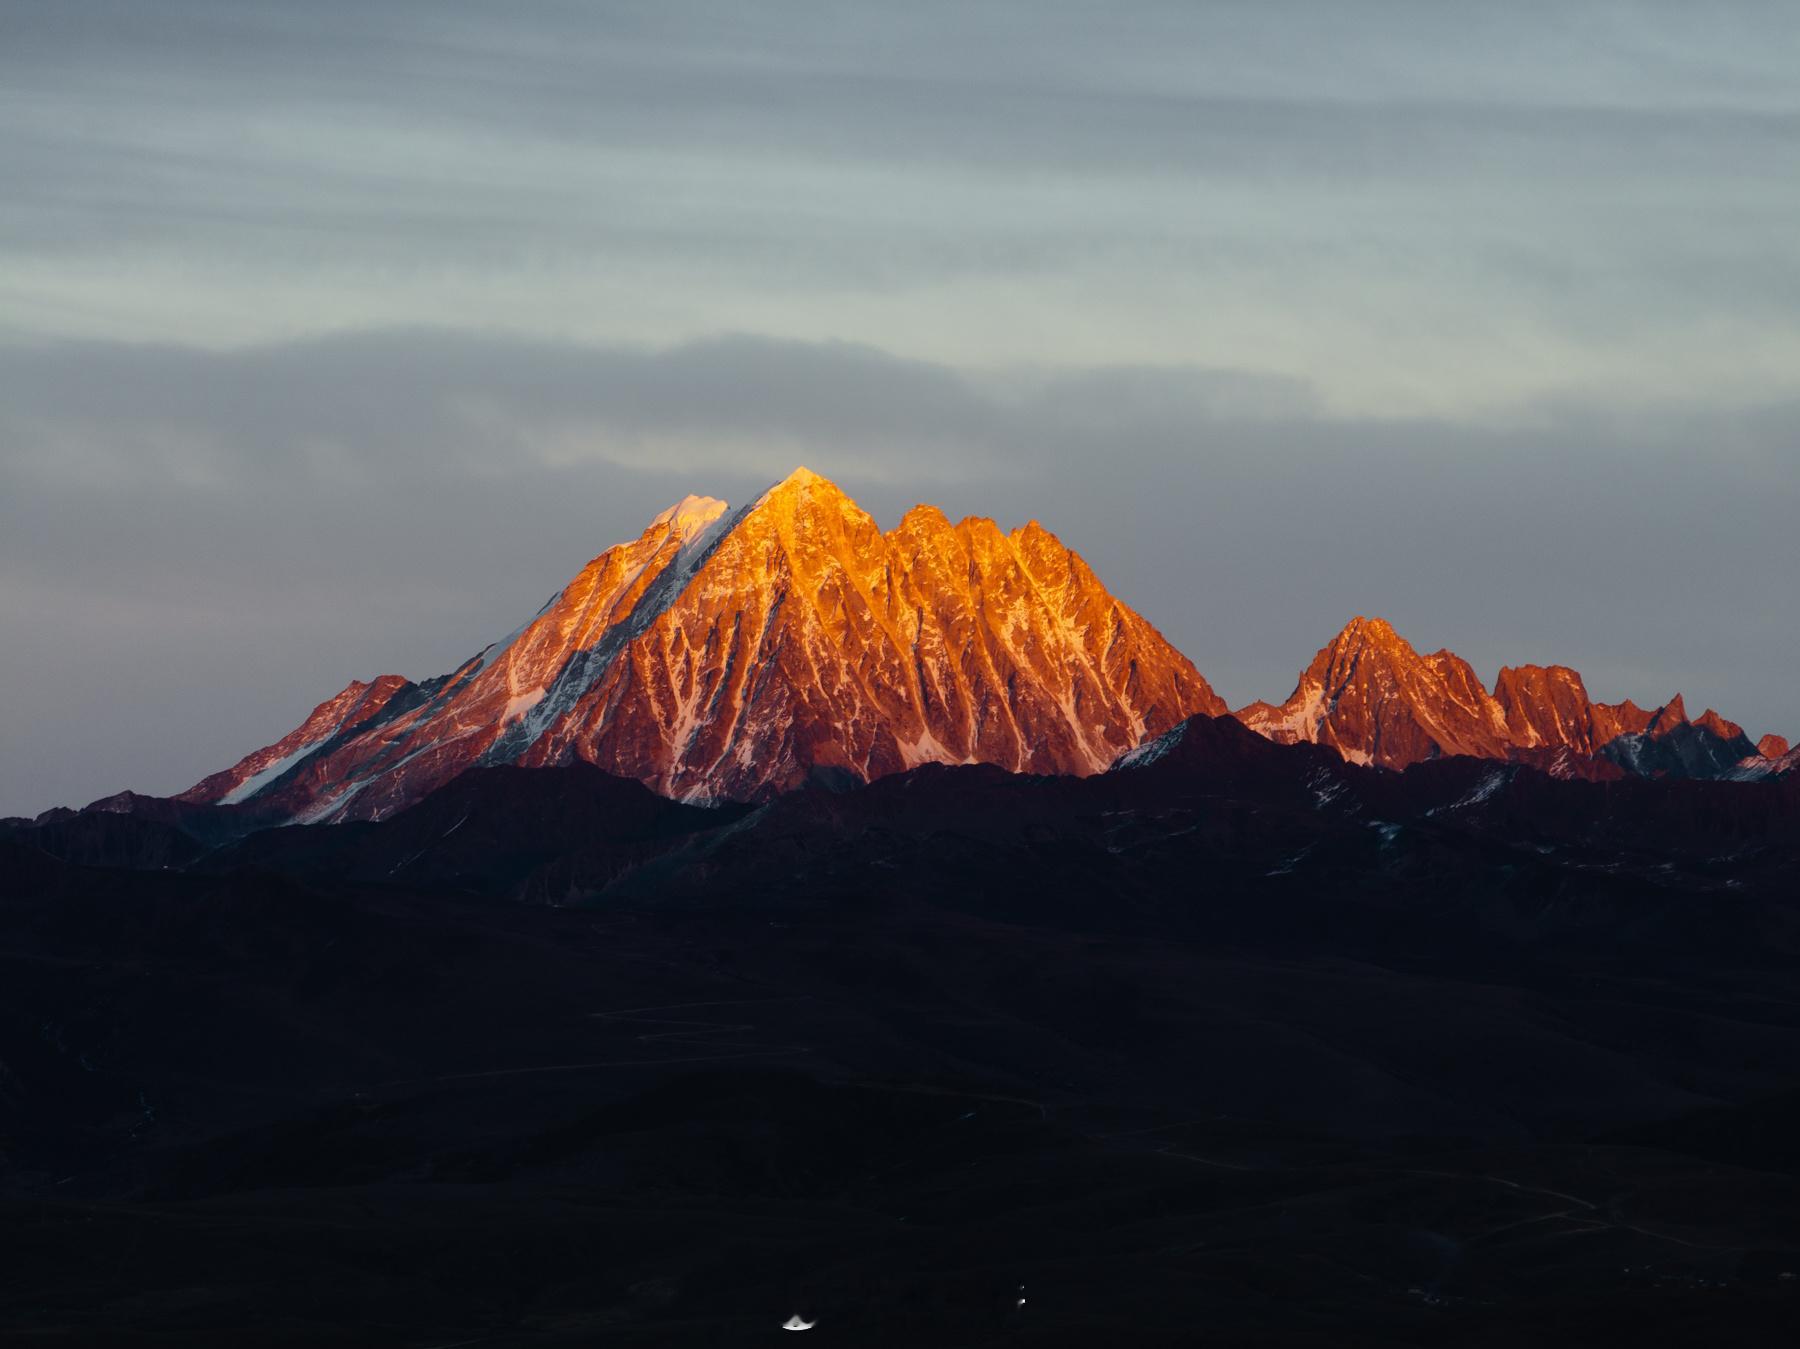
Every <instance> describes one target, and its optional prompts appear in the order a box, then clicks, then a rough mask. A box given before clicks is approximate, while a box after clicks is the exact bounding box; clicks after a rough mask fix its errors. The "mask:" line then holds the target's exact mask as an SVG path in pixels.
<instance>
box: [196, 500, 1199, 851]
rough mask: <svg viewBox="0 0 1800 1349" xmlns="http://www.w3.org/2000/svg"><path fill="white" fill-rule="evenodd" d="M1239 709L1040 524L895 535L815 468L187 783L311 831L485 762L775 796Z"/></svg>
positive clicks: (604, 558) (1155, 729) (1076, 763)
mask: <svg viewBox="0 0 1800 1349" xmlns="http://www.w3.org/2000/svg"><path fill="white" fill-rule="evenodd" d="M1224 710H1225V709H1224V704H1223V703H1222V702H1221V701H1220V699H1219V698H1218V696H1217V695H1216V694H1215V693H1214V692H1213V691H1212V689H1211V687H1210V686H1209V685H1208V684H1207V683H1206V681H1205V680H1204V679H1203V678H1202V677H1201V676H1200V674H1199V672H1198V671H1196V670H1195V669H1194V667H1193V665H1192V664H1191V663H1190V662H1189V661H1188V660H1187V659H1186V657H1184V656H1182V655H1181V653H1180V652H1178V651H1176V650H1175V649H1174V648H1173V647H1172V646H1170V645H1169V644H1168V642H1167V641H1165V640H1164V639H1163V637H1162V635H1161V634H1160V633H1158V632H1157V631H1156V629H1155V628H1153V627H1151V626H1150V624H1149V623H1147V622H1145V621H1144V619H1142V618H1141V617H1139V616H1138V615H1137V614H1136V613H1134V612H1133V611H1132V610H1130V609H1129V608H1127V607H1126V606H1125V605H1123V604H1121V603H1120V602H1119V601H1118V600H1116V599H1114V598H1113V597H1112V596H1111V595H1110V594H1109V593H1108V592H1107V591H1106V589H1105V587H1104V586H1103V585H1101V583H1100V581H1099V580H1098V578H1097V577H1095V576H1094V574H1093V572H1092V571H1091V570H1090V569H1089V568H1088V567H1087V565H1086V563H1084V562H1083V561H1082V560H1081V559H1080V558H1079V557H1078V556H1077V555H1076V554H1074V553H1073V552H1071V551H1070V550H1069V549H1067V548H1065V547H1064V546H1063V545H1062V544H1061V543H1060V542H1059V541H1058V540H1057V539H1056V538H1055V536H1054V535H1052V534H1050V533H1049V532H1048V531H1046V530H1044V529H1043V528H1042V527H1041V526H1039V525H1038V524H1037V523H1036V522H1032V523H1030V524H1027V525H1025V526H1022V527H1021V528H1018V529H1015V530H1013V531H1012V532H1011V533H1005V532H1002V531H1001V530H1000V528H999V527H998V526H997V525H995V524H994V522H993V521H991V520H984V519H977V518H970V519H966V520H963V521H962V522H961V523H959V524H954V525H953V524H951V523H950V521H949V520H948V519H947V518H945V516H944V515H943V513H942V512H941V511H938V510H937V509H936V508H934V507H929V506H920V507H916V508H915V509H913V510H912V511H910V512H909V513H908V514H907V515H906V517H905V518H904V519H903V520H902V521H901V522H900V524H899V525H898V526H897V527H896V528H895V529H893V530H891V531H889V532H887V533H885V534H884V533H882V532H881V530H880V529H879V527H878V526H877V525H876V523H875V521H874V520H873V519H872V518H871V517H870V516H869V515H868V514H867V513H866V512H864V511H863V510H862V509H861V508H860V507H858V506H857V505H856V503H855V502H853V501H851V500H850V499H849V498H848V497H847V496H845V495H844V493H843V492H842V491H840V490H839V489H838V488H837V487H835V486H834V485H833V484H831V483H829V482H827V481H826V480H825V479H823V478H821V477H819V476H818V475H816V474H814V473H811V472H809V471H808V470H805V469H800V470H797V471H796V472H795V473H794V474H793V475H791V476H790V477H789V478H787V479H786V480H784V481H783V482H781V483H779V484H777V485H776V486H775V487H773V488H771V489H770V490H769V491H768V492H766V493H764V494H763V495H762V496H761V497H760V498H758V499H757V500H756V501H755V502H753V503H752V504H751V505H749V506H748V507H745V508H743V509H741V510H739V511H736V512H735V513H734V512H730V511H729V510H728V508H727V506H726V504H725V503H724V502H722V501H717V500H715V499H712V498H706V497H689V498H687V499H686V500H685V501H683V502H681V503H680V504H679V505H677V506H675V507H673V508H671V509H670V510H668V511H665V512H664V513H663V514H662V515H660V516H658V517H657V519H656V520H655V521H653V522H652V524H651V526H650V528H649V529H647V530H646V531H645V532H644V534H643V535H642V536H640V537H639V538H638V539H637V540H635V541H634V542H632V543H628V544H623V545H620V546H619V547H616V548H612V549H608V550H607V551H606V552H605V553H602V554H601V555H600V556H599V557H597V558H595V559H594V560H593V561H592V562H590V563H589V564H588V566H587V567H586V568H584V569H583V570H582V572H581V573H580V575H578V576H577V577H576V578H575V579H574V580H573V581H572V582H570V584H569V585H568V587H566V588H565V589H564V590H563V591H561V592H560V593H559V594H558V595H556V596H555V597H553V598H552V599H551V600H550V602H549V603H548V604H546V605H545V606H544V608H543V609H542V610H541V611H540V612H539V613H538V615H537V616H536V617H535V618H534V619H533V620H532V621H531V622H530V623H528V624H527V625H526V626H525V627H524V628H522V629H520V630H519V631H518V632H517V633H515V634H513V636H511V637H509V638H507V639H505V640H504V641H502V642H499V643H496V644H495V645H494V646H492V647H489V648H487V649H485V650H484V651H482V652H481V653H480V654H478V655H477V656H475V657H474V658H472V659H471V660H470V661H468V662H466V663H465V664H464V665H463V666H461V667H460V668H458V669H457V670H455V671H453V672H451V673H450V674H448V675H445V676H442V677H441V678H439V679H437V680H433V681H430V682H428V683H425V684H411V683H408V682H407V681H404V680H400V679H398V678H397V677H395V676H386V677H384V678H383V679H382V680H378V681H376V682H375V684H373V685H368V686H364V685H360V684H353V685H351V686H350V687H349V688H347V689H346V690H345V691H344V692H343V693H341V694H339V695H338V696H337V697H336V698H334V699H332V700H331V701H330V702H328V703H326V704H323V705H321V707H320V708H319V709H318V710H316V711H315V712H314V714H313V716H312V717H310V718H308V720H307V722H306V723H305V724H303V725H302V726H301V727H300V728H299V729H297V730H296V731H295V732H293V733H292V734H290V735H289V736H288V737H286V738H284V739H283V740H281V741H278V742H277V743H276V744H274V745H271V746H269V747H268V748H267V749H264V750H259V751H257V752H256V753H255V754H252V755H250V756H248V757H246V758H245V759H243V760H242V761H240V762H239V763H238V764H237V765H236V766H235V767H234V768H232V769H229V770H227V771H226V772H224V773H220V774H215V775H213V776H212V777H209V778H207V779H206V780H204V781H203V782H201V783H199V784H197V785H196V786H195V787H193V788H191V789H190V790H189V791H188V792H187V793H185V794H184V797H183V799H185V800H189V801H195V802H222V801H226V800H230V801H232V802H242V801H248V800H251V799H253V798H254V799H255V800H256V801H257V802H258V803H259V804H270V805H276V806H279V807H280V808H282V809H283V810H285V811H286V812H287V813H288V815H289V816H290V817H292V818H295V819H300V820H336V819H374V818H381V817H382V816H385V815H388V814H391V813H392V812H393V811H395V810H397V809H399V808H402V807H404V806H406V805H408V804H410V803H411V802H413V801H416V800H418V799H419V798H420V797H422V796H423V795H425V794H426V793H427V792H429V791H431V790H432V789H433V788H435V787H437V786H440V785H442V784H443V783H444V782H447V781H448V780H449V779H450V778H451V777H454V776H455V775H456V774H457V773H459V772H461V771H462V770H463V769H465V768H469V767H473V766H477V765H483V764H505V763H522V764H527V765H553V764H566V763H571V762H576V761H587V762H590V763H594V764H597V765H599V766H601V767H603V768H605V769H607V770H608V771H610V772H615V773H618V774H620V775H622V776H626V777H633V778H636V779H638V780H639V781H642V782H644V783H646V784H648V785H650V786H652V787H654V788H655V789H656V790H658V791H660V792H663V793H665V794H668V795H672V796H680V797H683V798H688V799H697V800H703V799H711V798H721V797H724V798H736V799H745V800H754V799H761V798H764V797H767V796H769V795H773V794H775V793H778V792H781V791H784V790H788V789H790V788H792V787H795V786H798V785H800V784H801V783H803V782H805V781H807V780H808V779H809V778H813V777H816V776H821V775H822V776H823V777H825V778H826V779H828V780H829V779H833V778H837V779H842V780H847V781H863V780H868V779H870V778H875V777H880V776H882V775H884V774H887V773H892V772H897V771H900V770H903V769H906V768H910V767H913V766H915V765H918V764H921V763H929V762H943V763H964V762H980V763H991V764H997V765H999V766H1001V767H1004V768H1008V769H1012V770H1015V771H1021V772H1035V773H1074V774H1085V773H1093V772H1098V771H1100V770H1102V769H1104V768H1106V767H1107V766H1108V765H1109V764H1111V763H1112V761H1113V760H1114V759H1116V758H1117V757H1118V756H1119V754H1121V753H1123V752H1124V751H1126V750H1128V749H1130V748H1132V747H1133V746H1135V745H1137V744H1138V743H1140V742H1141V741H1142V740H1144V739H1145V738H1147V737H1149V736H1153V735H1156V734H1158V733H1160V732H1162V731H1164V730H1167V729H1168V728H1169V727H1171V726H1173V725H1175V724H1176V723H1177V722H1179V721H1181V720H1182V719H1183V718H1185V717H1187V716H1190V715H1192V714H1193V713H1196V712H1206V713H1209V714H1218V713H1221V712H1223V711H1224Z"/></svg>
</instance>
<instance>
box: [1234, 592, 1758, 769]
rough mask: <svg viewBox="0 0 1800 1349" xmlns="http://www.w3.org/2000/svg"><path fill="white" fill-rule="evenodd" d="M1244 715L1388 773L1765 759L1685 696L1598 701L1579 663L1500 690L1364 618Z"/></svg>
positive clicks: (1519, 675) (1499, 683)
mask: <svg viewBox="0 0 1800 1349" xmlns="http://www.w3.org/2000/svg"><path fill="white" fill-rule="evenodd" d="M1235 715H1236V716H1237V718H1238V719H1239V720H1240V721H1242V722H1243V723H1244V724H1245V725H1246V726H1248V727H1250V728H1251V729H1252V730H1254V731H1256V732H1258V733H1259V734H1261V735H1264V736H1266V737H1268V738H1269V739H1271V740H1275V741H1278V742H1281V743H1286V744H1293V743H1299V742H1307V743H1313V744H1320V745H1329V746H1331V747H1332V748H1334V749H1336V750H1337V751H1338V752H1339V753H1340V754H1342V755H1343V756H1344V757H1345V758H1346V759H1349V760H1350V761H1352V762H1354V763H1362V764H1371V763H1372V764H1378V765H1380V766H1382V767H1386V768H1404V767H1406V766H1407V765H1409V764H1415V763H1421V762H1424V761H1426V760H1428V759H1436V758H1443V757H1447V756H1451V755H1469V756H1473V757H1475V758H1483V759H1505V760H1512V761H1517V762H1523V763H1529V764H1532V765H1534V766H1536V767H1539V768H1542V769H1544V770H1545V771H1547V772H1549V773H1551V774H1552V775H1554V776H1559V777H1570V776H1576V777H1589V778H1613V777H1618V776H1620V775H1621V774H1622V773H1634V774H1639V775H1645V776H1676V777H1718V776H1723V775H1725V774H1726V773H1728V772H1731V771H1732V770H1733V769H1734V767H1735V766H1736V765H1738V764H1739V763H1740V761H1741V760H1743V759H1744V758H1745V757H1746V756H1747V755H1752V754H1754V753H1755V751H1754V749H1753V747H1752V746H1751V744H1750V740H1749V738H1748V737H1747V736H1746V735H1745V734H1744V731H1743V728H1742V727H1741V726H1738V725H1736V724H1735V723H1733V722H1730V721H1727V720H1726V719H1725V718H1724V717H1721V716H1720V715H1719V714H1718V713H1717V712H1714V711H1712V710H1711V709H1710V708H1709V709H1708V710H1707V711H1705V712H1703V713H1702V714H1701V715H1700V716H1699V717H1697V718H1694V719H1691V720H1690V719H1689V717H1688V714H1687V707H1686V704H1685V703H1684V702H1683V701H1682V697H1681V695H1680V694H1676V695H1675V697H1673V698H1672V699H1670V700H1669V701H1668V702H1667V703H1665V704H1663V705H1662V706H1661V707H1658V708H1654V709H1645V708H1641V707H1639V706H1637V705H1636V704H1635V703H1633V702H1631V701H1630V700H1629V699H1627V700H1626V701H1624V702H1622V703H1599V702H1594V701H1593V700H1592V699H1591V698H1590V697H1589V696H1588V691H1587V687H1586V685H1585V684H1584V683H1583V682H1582V678H1581V675H1580V674H1578V673H1577V672H1576V671H1574V670H1571V669H1569V668H1568V667H1567V666H1562V665H1549V666H1543V665H1521V666H1508V667H1506V668H1503V669H1502V670H1501V671H1500V673H1499V676H1498V677H1497V678H1496V679H1495V681H1494V691H1493V693H1491V694H1490V693H1489V692H1488V691H1487V689H1486V688H1485V687H1484V686H1483V685H1482V683H1481V680H1480V679H1479V678H1477V677H1476V675H1475V672H1474V671H1473V670H1472V669H1471V668H1470V666H1469V664H1468V662H1466V661H1464V660H1463V659H1461V658H1460V657H1458V656H1456V655H1455V654H1453V653H1452V652H1449V651H1437V652H1433V653H1432V654H1430V655H1421V654H1420V653H1419V652H1418V651H1416V650H1414V649H1413V647H1412V646H1411V645H1410V644H1409V643H1408V642H1407V641H1406V640H1405V639H1404V638H1403V637H1401V636H1400V634H1399V633H1397V632H1395V631H1394V629H1393V628H1392V626H1390V625H1389V624H1388V623H1386V622H1384V621H1383V620H1381V619H1379V618H1360V617H1359V618H1356V619H1353V620H1352V621H1351V622H1350V623H1349V625H1348V626H1346V627H1345V628H1344V630H1343V631H1342V632H1340V633H1339V634H1338V635H1337V636H1336V637H1335V638H1333V639H1332V641H1331V643H1330V644H1329V645H1328V646H1326V647H1324V648H1323V649H1322V650H1320V652H1319V653H1318V655H1317V656H1315V657H1314V658H1313V661H1312V663H1311V664H1310V665H1308V666H1307V667H1306V669H1305V671H1304V672H1302V674H1301V676H1300V680H1299V683H1298V684H1296V685H1295V687H1294V692H1293V693H1292V694H1290V695H1289V697H1288V699H1287V701H1286V702H1284V703H1282V704H1281V705H1279V706H1273V705H1271V704H1269V703H1260V702H1259V703H1252V704H1250V705H1249V706H1248V707H1245V708H1242V709H1240V710H1239V711H1238V712H1237V713H1236V714H1235Z"/></svg>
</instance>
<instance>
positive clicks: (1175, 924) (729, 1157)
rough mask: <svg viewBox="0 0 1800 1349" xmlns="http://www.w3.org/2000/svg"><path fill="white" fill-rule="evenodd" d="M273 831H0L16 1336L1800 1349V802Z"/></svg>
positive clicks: (506, 795) (1202, 749) (591, 818)
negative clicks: (1799, 956) (1768, 1348)
mask: <svg viewBox="0 0 1800 1349" xmlns="http://www.w3.org/2000/svg"><path fill="white" fill-rule="evenodd" d="M255 823H257V822H256V821H255V820H254V819H252V818H249V817H247V816H245V815H243V814H242V813H241V812H240V813H239V814H237V815H234V814H233V813H232V812H231V811H230V810H228V809H226V810H221V809H207V808H196V807H178V806H175V805H173V804H172V803H166V802H155V801H146V800H141V799H119V800H116V801H113V802H109V803H102V804H101V806H99V807H97V808H93V809H90V810H89V811H87V812H84V813H81V814H75V815H61V816H58V817H56V818H52V819H47V820H46V821H44V822H42V823H39V824H34V825H29V826H25V825H18V826H14V827H11V828H9V829H7V830H6V831H5V832H4V833H0V1337H3V1338H4V1341H5V1342H6V1343H7V1344H26V1345H31V1344H46V1345H51V1344H83V1345H87V1344H96V1345H98V1344H134V1345H136V1344H169V1345H184V1346H185V1345H219V1346H225V1345H230V1346H241V1345H246V1344H259V1345H261V1344H272V1345H280V1344H295V1345H299V1344H307V1345H311V1344H324V1343H331V1344H371V1345H395V1346H419V1347H420V1349H424V1347H425V1346H449V1345H495V1346H498V1345H545V1346H550V1345H565V1344H566V1345H597V1344H606V1345H708V1346H710V1345H755V1344H761V1343H764V1342H770V1341H777V1340H780V1341H783V1342H785V1337H786V1335H787V1334H788V1332H785V1331H783V1330H782V1329H781V1328H780V1327H781V1323H782V1322H783V1321H784V1320H785V1319H787V1318H788V1317H789V1316H790V1315H793V1314H795V1313H798V1314H800V1315H801V1316H802V1317H804V1318H806V1319H808V1320H815V1321H816V1325H815V1326H814V1328H813V1330H812V1331H811V1333H812V1334H813V1335H814V1336H816V1337H819V1338H820V1339H821V1340H822V1341H823V1342H826V1343H853V1344H892V1345H961V1344H972V1345H973V1344H996V1345H1011V1344H1019V1345H1028V1344H1029V1345H1106V1344H1145V1345H1156V1344H1171V1345H1175V1344H1207V1345H1270V1346H1274V1345H1302V1344H1304V1345H1318V1346H1337V1345H1347V1344H1369V1345H1514V1344H1593V1345H1610V1344H1621V1343H1624V1344H1637V1345H1691V1344H1713V1343H1719V1344H1732V1345H1763V1344H1767V1345H1783V1346H1787V1345H1791V1344H1794V1343H1800V1279H1797V1278H1796V1276H1797V1275H1800V974H1797V969H1800V966H1797V964H1796V953H1797V952H1800V922H1797V921H1796V918H1797V905H1800V900H1797V899H1796V895H1797V894H1800V885H1797V884H1796V879H1797V878H1800V785H1797V784H1796V783H1795V781H1793V780H1792V779H1783V780H1779V781H1774V782H1765V783H1750V784H1735V783H1652V782H1622V783H1584V782H1558V781H1553V780H1551V779H1550V778H1548V777H1544V776H1542V775H1540V774H1538V773H1536V772H1533V771H1530V770H1526V769H1519V768H1506V767H1499V766H1496V765H1493V764H1489V763H1478V762H1474V761H1460V760H1452V761H1446V762H1442V763H1438V764H1432V765H1426V766H1423V767H1421V768H1419V769H1414V770H1410V771H1409V772H1407V773H1405V774H1403V775H1402V774H1388V773H1375V772H1372V771H1367V770H1359V769H1355V768H1350V767H1347V766H1345V765H1343V764H1341V763H1339V762H1337V760H1336V758H1335V756H1333V755H1331V754H1330V753H1329V752H1319V751H1315V750H1313V749H1312V748H1311V747H1295V748H1280V747H1276V746H1272V745H1268V744H1266V743H1264V742H1262V741H1260V740H1256V739H1254V737H1250V736H1249V735H1248V733H1246V732H1242V731H1241V730H1239V729H1237V728H1236V727H1235V726H1234V725H1233V724H1231V723H1223V722H1221V723H1211V722H1207V721H1206V720H1205V719H1198V720H1197V721H1196V722H1195V723H1193V724H1192V725H1191V726H1190V729H1189V733H1188V735H1187V736H1186V737H1185V738H1183V739H1181V740H1180V741H1179V743H1176V744H1175V745H1174V746H1173V747H1172V748H1171V749H1170V751H1169V752H1168V753H1167V754H1166V755H1164V756H1162V757H1161V758H1159V759H1157V760H1156V761H1155V762H1152V763H1149V764H1148V765H1146V766H1143V767H1140V768H1135V769H1130V770H1120V771H1115V772H1114V773H1112V774H1108V775H1106V776H1104V777H1102V778H1097V779H1089V780H1085V781H1075V780H1068V779H1018V778H1010V777H1008V776H1007V775H1005V774H1002V773H998V772H995V771H991V770H986V769H954V770H951V769H927V770H921V771H919V772H915V773H913V774H909V775H907V776H905V777H902V778H895V779H888V780H885V781H883V782H880V783H877V784H875V785H874V786H871V787H868V788H863V789H859V790H855V791H845V792H835V791H831V790H828V789H826V788H825V787H824V786H821V787H820V788H818V789H816V790H808V791H804V792H800V793H796V794H793V795H791V796H788V797H784V798H781V799H779V800H777V801H775V802H774V803H772V804H770V805H768V806H765V807H762V808H760V809H758V810H755V811H749V810H747V809H746V808H743V807H729V808H724V809H721V810H718V811H706V810H700V809H697V808H693V807H685V806H679V805H675V804H673V803H670V802H665V801H662V800H660V799H659V798H656V797H654V796H651V795H650V794H649V793H647V792H645V791H644V790H643V789H641V788H639V787H637V786H636V785H635V784H630V783H623V782H619V781H617V780H614V779H611V778H607V777H605V776H603V775H601V774H598V773H595V772H591V771H587V770H581V769H569V770H537V771H526V770H510V769H496V770H478V771H476V772H474V773H471V774H469V775H466V776H465V777H463V778H461V779H459V780H458V781H457V782H455V783H452V784H451V785H450V786H449V787H447V788H446V789H444V790H443V791H442V792H440V793H438V794H437V795H435V796H433V797H431V798H429V799H427V800H426V801H425V802H423V803H422V804H421V805H419V806H417V807H415V808H414V809H413V810H411V811H408V812H406V813H405V814H402V815H399V816H396V817H394V818H393V819H391V820H388V821H386V822H383V823H381V824H373V825H345V826H338V827H334V828H329V829H282V830H267V831H263V832H259V833H250V834H248V835H245V834H244V831H245V830H246V829H248V828H250V827H251V826H253V825H254V824H255ZM806 1342H807V1341H802V1343H806Z"/></svg>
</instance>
